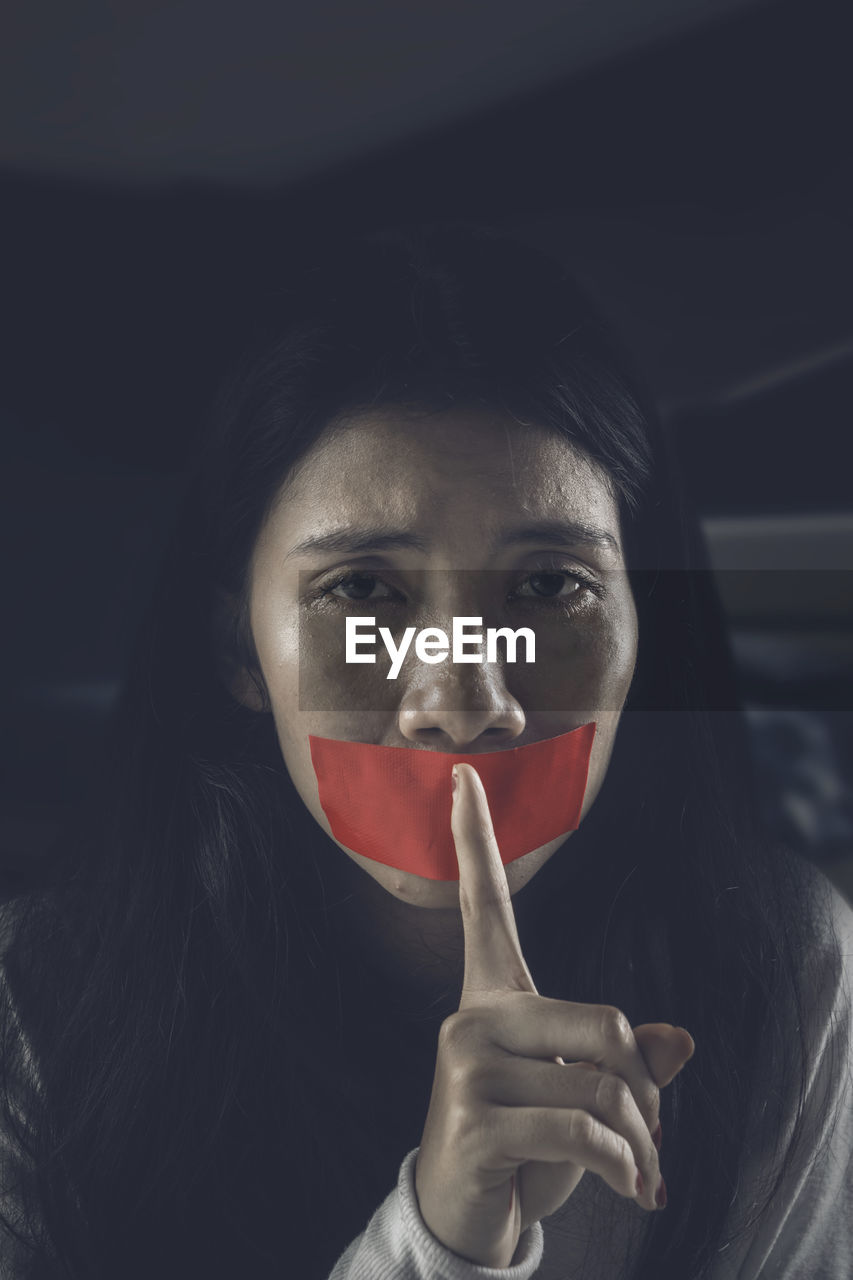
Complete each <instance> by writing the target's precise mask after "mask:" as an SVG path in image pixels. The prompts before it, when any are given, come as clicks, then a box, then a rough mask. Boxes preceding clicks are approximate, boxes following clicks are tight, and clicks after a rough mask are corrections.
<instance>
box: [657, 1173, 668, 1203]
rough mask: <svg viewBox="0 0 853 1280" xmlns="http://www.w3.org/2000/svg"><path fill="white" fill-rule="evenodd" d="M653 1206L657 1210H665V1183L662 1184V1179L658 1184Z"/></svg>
mask: <svg viewBox="0 0 853 1280" xmlns="http://www.w3.org/2000/svg"><path fill="white" fill-rule="evenodd" d="M655 1204H656V1205H657V1207H658V1208H659V1209H665V1208H666V1183H665V1182H664V1180H663V1178H661V1180H660V1182H659V1183H658V1189H657V1191H656V1192H655Z"/></svg>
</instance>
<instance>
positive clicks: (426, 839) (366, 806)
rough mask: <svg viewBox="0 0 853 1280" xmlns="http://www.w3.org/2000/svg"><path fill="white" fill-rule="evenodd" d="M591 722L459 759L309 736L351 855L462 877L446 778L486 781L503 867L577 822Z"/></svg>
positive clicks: (331, 812) (327, 804) (323, 792)
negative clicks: (454, 774) (471, 774)
mask: <svg viewBox="0 0 853 1280" xmlns="http://www.w3.org/2000/svg"><path fill="white" fill-rule="evenodd" d="M594 738H595V724H594V723H591V724H584V725H581V726H580V728H578V729H572V730H570V732H569V733H563V734H560V735H559V736H558V737H556V738H545V739H543V740H542V741H541V742H531V743H528V745H527V746H524V747H510V748H508V749H507V750H505V751H488V752H484V753H480V754H475V755H454V754H452V753H451V752H445V751H424V750H421V749H418V748H415V747H378V746H374V745H372V744H371V743H366V742H342V741H339V740H338V739H337V738H316V737H314V736H313V735H309V737H308V744H309V747H310V749H311V762H312V764H313V765H314V772H315V773H316V775H317V782H318V785H319V793H320V804H321V806H322V809H323V812H324V813H325V815H326V817H327V818H328V820H329V826H330V827H331V830H332V835H333V836H334V837H335V839H336V840H338V841H339V842H340V843H341V844H342V845H344V846H345V847H346V848H347V849H351V850H352V852H353V853H358V854H361V855H362V856H364V857H366V858H372V859H373V860H374V861H375V862H381V863H384V865H385V866H388V867H395V868H396V869H397V870H398V871H409V872H411V873H412V874H413V875H416V876H423V877H424V878H425V879H427V880H458V879H459V866H458V863H457V860H456V849H455V847H454V844H453V836H452V834H451V830H450V799H451V791H450V771H451V769H452V768H453V766H454V764H470V765H473V767H474V768H475V769H476V770H477V773H478V774H479V775H480V777H481V779H482V781H483V786H484V787H485V790H486V796H487V797H488V801H489V810H490V812H491V815H492V822H493V824H494V828H495V835H496V837H497V842H498V848H499V849H500V854H501V861H502V862H503V863H504V865H506V864H507V863H510V862H514V861H515V859H516V858H521V857H523V855H524V854H525V853H530V852H531V850H533V849H538V848H540V846H542V845H544V844H548V843H549V841H551V840H556V839H557V837H558V836H562V835H568V833H569V832H570V831H576V830H577V827H578V825H579V823H580V816H581V808H582V806H583V798H584V792H585V791H586V783H587V776H588V774H589V761H590V754H591V752H592V744H593V740H594Z"/></svg>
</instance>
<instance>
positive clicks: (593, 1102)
mask: <svg viewBox="0 0 853 1280" xmlns="http://www.w3.org/2000/svg"><path fill="white" fill-rule="evenodd" d="M479 1088H480V1091H481V1097H483V1098H484V1099H486V1100H488V1101H489V1102H491V1103H493V1104H498V1105H500V1106H506V1107H531V1106H535V1107H550V1108H560V1109H568V1110H582V1111H588V1112H589V1114H590V1115H592V1116H594V1117H595V1119H596V1120H600V1121H601V1122H602V1124H605V1125H607V1127H608V1128H609V1129H612V1130H613V1132H614V1133H618V1134H621V1136H622V1137H623V1138H625V1139H626V1141H627V1142H628V1144H629V1146H630V1148H631V1151H632V1153H633V1157H634V1163H635V1164H636V1166H637V1168H638V1169H639V1171H640V1173H641V1174H642V1176H643V1180H644V1182H645V1184H646V1186H647V1187H650V1188H651V1189H652V1190H655V1189H656V1188H657V1185H658V1183H659V1182H660V1165H659V1163H658V1152H657V1147H656V1146H655V1144H654V1142H653V1141H652V1137H651V1134H650V1133H649V1128H648V1125H647V1124H646V1122H645V1120H644V1119H643V1117H642V1116H641V1115H640V1111H639V1109H638V1107H637V1103H636V1101H635V1099H634V1095H633V1094H632V1093H631V1090H630V1088H629V1086H628V1085H627V1084H626V1083H625V1081H624V1080H623V1079H622V1077H621V1076H617V1075H614V1074H613V1073H612V1072H609V1071H597V1070H592V1071H590V1070H589V1068H588V1065H587V1064H578V1065H577V1066H576V1065H575V1064H570V1065H568V1066H564V1067H558V1066H554V1065H553V1064H551V1063H548V1062H542V1061H538V1060H532V1059H530V1058H516V1057H513V1056H511V1055H510V1054H506V1055H503V1056H502V1057H501V1058H499V1059H498V1060H497V1061H493V1062H492V1063H491V1064H490V1066H489V1067H488V1068H487V1069H486V1070H484V1071H481V1073H480V1076H479Z"/></svg>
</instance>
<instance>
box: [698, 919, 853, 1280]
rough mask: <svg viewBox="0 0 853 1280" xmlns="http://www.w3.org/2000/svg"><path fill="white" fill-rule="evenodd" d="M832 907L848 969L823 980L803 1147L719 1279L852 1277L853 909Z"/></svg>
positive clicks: (842, 967) (725, 1260)
mask: <svg viewBox="0 0 853 1280" xmlns="http://www.w3.org/2000/svg"><path fill="white" fill-rule="evenodd" d="M831 909H832V917H833V924H834V927H835V931H836V934H837V937H838V941H839V943H840V948H841V965H840V968H839V966H838V964H837V959H836V960H835V963H834V965H833V968H832V969H831V970H830V971H829V973H828V974H827V982H826V986H825V988H824V991H821V990H820V988H819V987H818V985H817V981H819V977H818V976H817V975H816V985H815V991H814V994H815V1006H817V1007H818V1008H819V1009H820V1010H821V1013H820V1022H819V1030H818V1056H817V1060H816V1062H815V1064H814V1067H813V1070H812V1072H811V1074H810V1076H809V1079H808V1082H807V1091H806V1097H805V1106H804V1123H805V1132H804V1142H803V1147H802V1150H801V1153H800V1155H799V1156H798V1157H797V1158H796V1159H795V1160H794V1162H793V1164H792V1166H791V1168H790V1169H789V1170H788V1172H787V1173H786V1176H785V1179H784V1181H783V1183H782V1185H781V1186H780V1187H779V1189H778V1191H777V1192H776V1193H775V1195H774V1197H773V1200H772V1202H771V1204H770V1206H769V1207H768V1209H767V1210H766V1213H765V1214H764V1215H763V1216H762V1217H761V1219H760V1220H759V1222H758V1224H757V1226H756V1227H755V1228H754V1230H753V1231H752V1232H751V1233H750V1234H749V1236H748V1238H747V1241H748V1242H747V1241H745V1242H743V1243H742V1244H741V1245H740V1246H739V1245H738V1244H737V1242H736V1243H735V1245H734V1246H733V1247H732V1250H731V1253H732V1256H731V1257H729V1258H726V1257H725V1255H723V1257H721V1259H720V1264H719V1266H718V1267H717V1268H715V1269H714V1270H713V1271H712V1273H711V1275H712V1278H713V1280H729V1277H731V1278H732V1280H735V1278H736V1280H803V1277H808V1280H850V1277H851V1276H853V1011H851V1004H852V1002H853V997H852V996H851V991H853V911H851V909H850V907H849V906H848V905H847V903H846V902H844V900H843V899H842V898H841V897H840V896H839V895H838V894H833V900H832V903H831ZM824 992H825V996H826V999H825V1000H824V999H822V998H821V997H822V996H823V995H824ZM750 1181H751V1179H750V1178H749V1175H748V1174H747V1176H746V1178H745V1179H744V1183H745V1185H747V1186H748V1185H749V1184H750ZM753 1185H754V1186H756V1187H758V1186H760V1183H759V1182H758V1181H756V1182H755V1183H754V1184H753ZM746 1207H748V1205H747V1206H746Z"/></svg>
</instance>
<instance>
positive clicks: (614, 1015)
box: [601, 1004, 634, 1052]
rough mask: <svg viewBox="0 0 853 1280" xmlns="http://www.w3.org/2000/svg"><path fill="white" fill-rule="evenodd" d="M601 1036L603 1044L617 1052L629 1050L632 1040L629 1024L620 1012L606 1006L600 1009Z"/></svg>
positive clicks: (611, 1006)
mask: <svg viewBox="0 0 853 1280" xmlns="http://www.w3.org/2000/svg"><path fill="white" fill-rule="evenodd" d="M601 1035H602V1039H603V1040H604V1042H605V1044H606V1045H607V1046H608V1047H609V1048H610V1049H615V1050H617V1051H618V1052H622V1051H623V1050H625V1049H628V1048H630V1046H631V1045H632V1043H633V1040H634V1032H633V1031H632V1029H631V1024H630V1022H629V1021H628V1019H627V1018H626V1017H625V1015H624V1013H623V1012H622V1010H621V1009H617V1008H615V1007H614V1006H613V1005H608V1004H606V1005H603V1006H602V1008H601Z"/></svg>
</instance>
